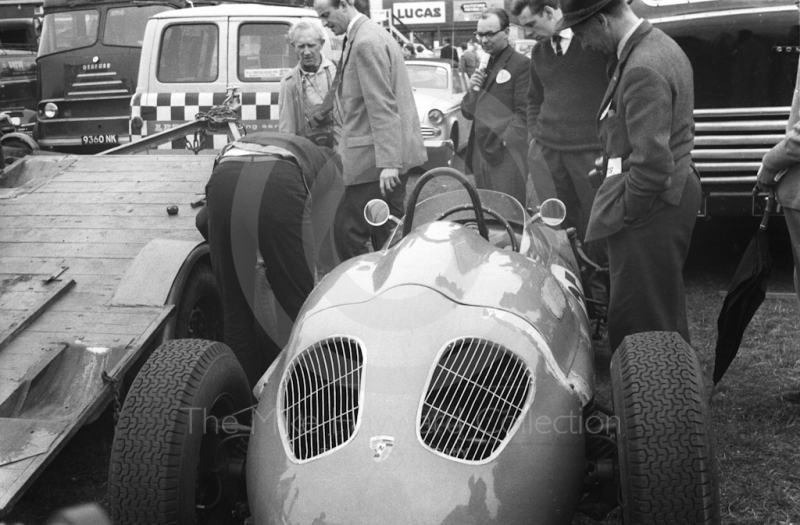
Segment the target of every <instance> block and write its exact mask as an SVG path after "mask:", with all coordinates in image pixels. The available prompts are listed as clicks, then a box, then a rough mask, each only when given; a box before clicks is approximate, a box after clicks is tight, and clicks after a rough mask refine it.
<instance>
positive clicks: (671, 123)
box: [586, 21, 694, 241]
mask: <svg viewBox="0 0 800 525" xmlns="http://www.w3.org/2000/svg"><path fill="white" fill-rule="evenodd" d="M693 112H694V84H693V73H692V66H691V64H690V62H689V59H688V58H687V57H686V55H685V54H684V52H683V51H682V50H681V49H680V47H678V45H677V44H676V43H675V41H674V40H672V39H671V38H670V37H668V36H667V35H665V34H664V33H663V32H662V31H661V30H659V29H656V28H654V27H653V26H652V24H650V22H647V21H643V22H642V23H641V24H640V25H639V27H638V28H637V29H636V31H635V32H634V33H633V35H632V36H631V38H630V40H628V42H627V43H626V44H625V48H624V49H623V50H622V54H621V56H620V58H619V62H618V63H617V64H616V67H615V68H614V74H613V76H612V77H611V82H610V83H609V86H608V90H607V91H606V95H605V97H604V98H603V102H602V104H601V105H600V112H599V114H598V132H599V134H600V142H601V144H602V145H603V149H604V152H605V155H606V156H607V157H608V158H614V157H620V158H621V159H622V162H623V172H622V174H620V175H615V176H610V177H606V179H605V180H604V181H603V184H602V185H601V186H600V189H599V190H598V191H597V196H596V197H595V202H594V206H593V208H592V215H591V218H590V219H589V226H588V230H587V234H586V240H587V241H589V240H593V239H599V238H602V237H606V236H608V235H611V234H613V233H615V232H617V231H619V230H621V229H622V228H623V227H624V225H625V223H626V222H631V221H633V220H635V219H637V218H639V217H642V216H643V215H645V214H646V213H647V212H648V211H649V210H650V208H651V206H652V205H653V202H654V201H655V199H660V200H662V201H665V202H667V203H669V204H672V205H678V204H679V203H680V200H681V195H683V189H684V185H685V183H686V178H687V177H688V176H689V175H690V174H691V173H693V172H694V166H693V165H692V161H691V152H692V148H693V147H694V116H693ZM692 176H694V175H692Z"/></svg>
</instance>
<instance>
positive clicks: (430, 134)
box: [420, 126, 436, 139]
mask: <svg viewBox="0 0 800 525" xmlns="http://www.w3.org/2000/svg"><path fill="white" fill-rule="evenodd" d="M420 128H421V129H422V138H423V139H432V138H434V137H435V136H436V128H432V127H430V126H420Z"/></svg>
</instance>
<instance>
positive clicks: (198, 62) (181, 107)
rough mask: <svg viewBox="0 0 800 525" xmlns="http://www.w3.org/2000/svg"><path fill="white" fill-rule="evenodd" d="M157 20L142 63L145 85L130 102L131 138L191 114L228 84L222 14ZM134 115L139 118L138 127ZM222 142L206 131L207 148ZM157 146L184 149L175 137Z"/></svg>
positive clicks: (215, 101)
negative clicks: (150, 49)
mask: <svg viewBox="0 0 800 525" xmlns="http://www.w3.org/2000/svg"><path fill="white" fill-rule="evenodd" d="M157 24H158V26H157V28H156V41H155V42H154V46H155V53H154V54H153V56H152V57H151V59H150V62H149V64H148V65H147V70H148V73H147V83H146V86H147V88H146V90H143V89H141V88H140V90H137V93H136V95H135V96H134V98H133V101H132V102H131V106H132V107H131V117H132V126H131V131H132V137H133V140H134V141H135V140H141V138H142V137H143V136H147V135H152V134H153V133H158V132H160V131H164V130H166V129H170V128H173V127H175V126H178V125H180V124H183V123H185V122H188V121H192V120H195V118H196V116H197V115H198V114H200V113H204V112H207V111H208V110H209V109H211V108H212V107H213V106H216V105H220V104H222V102H223V100H224V99H225V90H226V88H227V86H228V85H229V77H228V70H229V69H230V67H229V65H228V56H229V53H228V40H229V37H228V20H227V18H225V17H216V18H212V19H204V20H202V21H200V20H188V19H187V20H180V19H179V20H175V19H168V20H158V21H157ZM137 116H138V117H139V118H140V119H141V120H140V121H139V124H140V125H139V126H138V127H139V129H138V130H137V129H136V127H137V125H136V124H137V122H136V117H137ZM137 132H138V133H137ZM187 138H188V139H190V140H193V137H187ZM223 138H224V136H223ZM224 144H225V142H222V143H221V144H220V145H216V141H215V140H214V137H213V136H208V137H206V142H205V147H206V148H219V147H221V146H222V145H224ZM159 149H177V150H185V149H186V141H185V140H183V139H179V140H174V141H172V142H171V143H167V144H162V145H160V146H159Z"/></svg>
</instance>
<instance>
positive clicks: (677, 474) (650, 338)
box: [611, 332, 720, 525]
mask: <svg viewBox="0 0 800 525" xmlns="http://www.w3.org/2000/svg"><path fill="white" fill-rule="evenodd" d="M611 382H612V396H613V400H614V413H615V416H616V418H617V451H618V461H619V474H620V494H619V496H620V502H619V503H620V507H621V509H622V517H623V523H625V524H626V525H634V524H635V525H649V524H661V523H681V524H700V523H702V524H715V523H719V522H720V508H719V484H718V479H717V467H716V458H715V456H714V442H713V434H712V429H711V417H710V413H709V409H708V402H707V398H706V395H705V386H704V381H703V374H702V371H701V369H700V363H699V361H698V360H697V355H696V354H695V351H694V349H693V348H692V347H691V346H690V345H689V344H688V343H686V342H685V341H684V340H683V338H682V337H681V336H680V335H678V334H677V333H674V332H646V333H640V334H635V335H631V336H628V337H626V338H625V340H624V341H623V343H622V345H620V347H619V348H618V349H617V351H616V352H615V353H614V356H613V358H612V360H611Z"/></svg>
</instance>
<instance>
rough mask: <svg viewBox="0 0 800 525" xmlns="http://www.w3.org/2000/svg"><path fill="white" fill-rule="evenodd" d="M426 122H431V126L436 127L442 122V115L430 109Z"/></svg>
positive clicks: (436, 110)
mask: <svg viewBox="0 0 800 525" xmlns="http://www.w3.org/2000/svg"><path fill="white" fill-rule="evenodd" d="M428 120H430V121H431V124H433V125H435V126H438V125H439V124H441V123H442V122H443V121H444V113H442V112H441V111H439V110H438V109H432V110H430V111H429V112H428Z"/></svg>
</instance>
